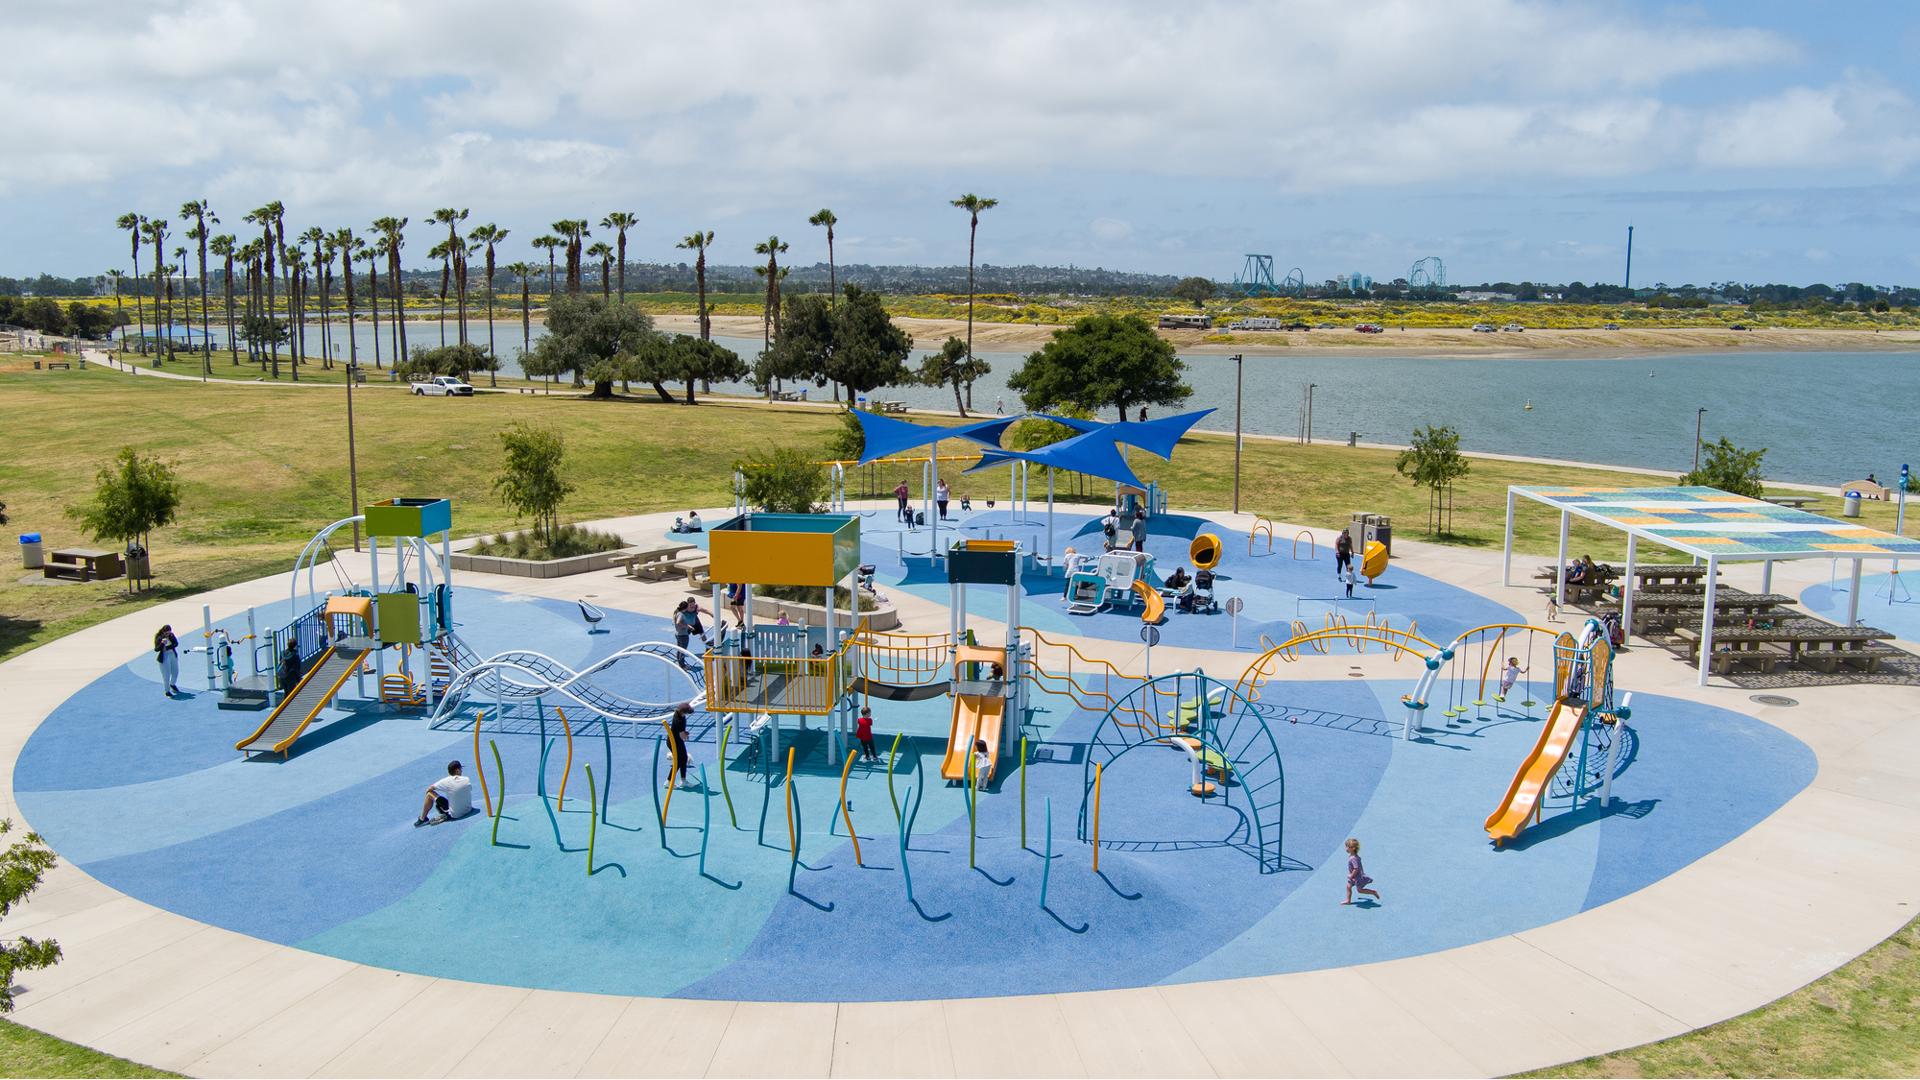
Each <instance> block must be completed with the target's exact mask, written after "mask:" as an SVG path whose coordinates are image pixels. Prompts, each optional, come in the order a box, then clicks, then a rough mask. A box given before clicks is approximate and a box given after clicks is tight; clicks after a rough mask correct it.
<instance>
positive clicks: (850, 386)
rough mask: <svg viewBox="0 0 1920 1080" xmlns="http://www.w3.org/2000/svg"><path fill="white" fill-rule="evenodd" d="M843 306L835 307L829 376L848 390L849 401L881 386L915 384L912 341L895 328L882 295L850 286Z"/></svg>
mask: <svg viewBox="0 0 1920 1080" xmlns="http://www.w3.org/2000/svg"><path fill="white" fill-rule="evenodd" d="M842 298H843V299H845V300H846V303H844V304H837V305H835V306H834V308H833V352H832V355H831V356H830V357H828V360H827V369H826V372H825V375H826V377H827V378H828V379H829V380H831V381H833V382H837V383H839V384H840V385H842V386H844V387H846V388H847V396H848V397H849V398H852V397H857V396H858V395H860V394H865V393H869V392H871V391H873V390H875V389H878V388H879V387H882V386H898V385H901V384H902V383H908V382H912V381H913V371H912V369H910V368H909V367H907V360H908V359H909V358H911V357H912V356H913V338H912V336H910V335H909V334H908V333H907V332H906V331H905V330H902V329H900V328H899V327H897V326H895V325H893V320H892V319H891V318H889V317H888V315H887V309H886V307H885V306H884V305H882V304H881V303H880V294H879V293H876V292H872V291H870V290H868V289H862V288H861V287H859V286H858V285H848V286H847V291H846V292H845V293H844V294H843V297H842Z"/></svg>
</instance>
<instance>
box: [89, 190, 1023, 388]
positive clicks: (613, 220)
mask: <svg viewBox="0 0 1920 1080" xmlns="http://www.w3.org/2000/svg"><path fill="white" fill-rule="evenodd" d="M953 205H954V206H955V207H958V208H960V209H961V210H963V211H965V212H966V213H967V215H968V226H967V357H968V359H969V360H971V359H972V356H973V305H974V254H975V243H976V240H977V237H978V233H979V228H980V215H981V214H982V213H984V212H985V211H987V210H990V209H992V208H993V207H994V206H996V205H998V200H996V199H986V198H981V197H979V196H977V195H974V194H972V193H968V194H966V195H963V196H961V197H960V198H958V199H954V200H953ZM469 214H470V212H469V211H468V210H466V209H464V208H455V207H442V208H440V209H437V210H435V211H434V212H433V213H432V214H431V215H430V216H429V217H428V218H427V220H428V221H429V222H431V223H432V224H435V225H444V226H445V227H446V230H447V234H446V237H445V239H443V240H441V241H440V242H439V243H437V244H435V245H434V247H433V248H431V249H430V250H429V251H428V253H427V256H428V258H429V259H437V260H439V262H440V294H439V295H440V344H441V345H443V346H444V345H446V344H447V331H448V318H447V315H448V312H447V307H448V302H449V299H450V298H451V299H452V301H453V303H454V306H455V316H454V319H453V328H454V333H455V338H454V340H455V341H456V342H457V343H458V344H461V345H465V344H467V343H468V340H467V311H468V307H467V305H468V295H469V288H468V259H469V257H470V256H472V255H476V254H483V257H484V274H485V285H486V312H487V353H488V354H489V355H491V356H497V355H498V353H497V352H496V350H495V347H494V327H493V324H494V298H495V278H496V275H497V274H498V272H499V271H500V270H502V269H504V270H505V271H506V272H507V273H509V274H512V275H514V276H515V277H516V278H518V279H519V283H520V324H521V347H522V349H523V350H527V349H530V348H531V347H532V318H531V304H530V296H529V292H530V283H531V281H532V279H533V278H534V277H535V276H537V275H538V274H539V272H540V271H539V266H538V265H537V264H535V263H530V262H526V261H517V262H513V263H510V264H507V265H506V266H505V267H501V266H500V265H499V261H498V256H499V248H500V245H501V244H502V243H504V242H505V241H506V239H507V237H508V235H509V233H510V230H508V229H503V228H501V227H499V226H498V225H495V224H493V223H491V222H488V223H485V224H481V225H477V226H475V227H474V228H473V229H471V230H468V231H467V232H466V234H465V235H464V236H463V235H462V233H461V228H462V226H463V224H464V223H465V222H466V221H467V219H468V217H469ZM177 216H178V218H179V219H180V220H181V221H183V222H185V223H186V224H187V230H186V233H185V238H186V239H189V240H192V241H194V242H195V243H196V245H197V248H198V257H199V273H200V351H201V352H202V355H203V360H202V365H203V366H202V374H203V376H204V375H205V374H209V373H210V372H211V366H212V357H213V335H212V331H211V310H210V305H211V290H210V288H209V286H208V273H207V263H208V256H209V255H212V256H216V257H218V258H220V259H221V260H222V264H223V265H222V268H223V274H222V278H223V281H224V286H225V290H224V291H225V305H224V306H225V321H226V335H227V343H228V348H229V349H231V350H233V353H234V355H233V362H234V364H236V365H238V364H239V363H240V356H239V351H238V349H239V347H238V345H237V344H236V343H237V342H240V341H242V340H244V341H245V343H246V348H247V358H248V359H249V360H250V361H252V362H256V363H259V364H260V365H262V367H263V368H271V371H272V374H273V377H274V378H276V379H277V378H279V377H280V348H281V345H282V344H283V343H284V344H286V346H287V348H288V361H289V365H290V369H291V372H292V375H293V378H294V379H295V380H296V381H297V380H298V379H299V377H300V367H301V365H302V364H303V363H310V362H312V361H311V360H310V359H309V351H308V348H307V335H308V327H307V318H306V312H307V311H308V310H309V307H310V302H311V300H312V291H313V289H314V288H315V287H317V288H318V291H319V308H320V316H321V317H320V326H319V329H318V332H317V337H318V347H319V357H320V363H321V365H322V367H323V368H331V367H332V365H333V355H334V347H333V342H332V336H333V332H332V329H331V326H330V323H331V318H330V316H331V314H332V303H333V287H334V278H335V272H334V267H335V264H336V263H337V264H338V265H339V267H340V274H339V277H340V278H341V279H342V281H343V283H344V292H345V296H344V299H345V301H346V313H347V323H348V330H347V339H348V346H347V348H348V359H349V361H350V362H352V363H357V362H358V355H357V349H356V346H355V343H354V340H353V320H354V315H355V312H356V310H357V305H356V304H355V300H354V282H353V263H354V262H355V261H359V262H362V263H365V264H366V274H367V283H368V299H369V301H370V304H371V314H372V318H373V328H374V341H373V348H374V358H373V359H374V366H375V367H376V368H378V367H381V366H382V364H383V360H382V356H381V335H380V264H381V263H382V262H384V263H385V264H386V271H387V281H388V299H389V302H390V319H389V325H390V338H389V341H390V345H391V349H392V356H393V358H394V359H395V360H396V361H398V360H399V359H401V358H403V357H405V356H406V355H407V353H408V343H407V326H406V319H405V313H406V303H405V292H404V289H403V285H402V275H401V252H402V250H403V249H404V248H405V245H406V237H405V230H406V227H407V223H408V219H407V218H404V217H391V216H388V217H381V218H376V219H375V220H374V221H373V223H372V224H371V226H370V235H371V236H372V237H373V239H372V241H371V242H368V241H367V240H363V239H360V238H358V237H356V236H354V234H353V231H352V229H350V228H341V229H337V230H334V231H333V232H328V231H326V230H325V229H322V228H320V227H319V226H314V227H311V228H309V229H307V231H306V232H304V233H301V234H299V235H297V236H296V237H295V242H294V244H293V245H292V246H291V247H289V246H288V244H287V233H286V208H285V206H284V205H283V204H282V203H281V202H279V201H278V200H275V201H273V202H269V203H267V204H265V205H264V206H261V207H258V208H256V209H254V210H252V211H249V212H248V213H247V214H245V215H244V216H243V218H242V220H244V221H245V222H246V223H248V224H249V225H253V226H256V227H258V228H259V230H260V234H259V236H258V237H257V238H255V239H253V240H251V241H248V242H245V243H243V242H241V241H240V239H239V237H238V236H235V235H233V234H229V233H222V234H218V235H215V234H213V233H212V232H211V231H210V226H215V225H219V224H220V218H219V217H218V216H217V215H216V214H215V213H214V211H213V208H212V206H211V204H210V203H209V202H208V201H207V200H206V199H204V198H202V199H194V200H190V201H188V202H186V203H183V204H182V205H181V207H180V211H179V214H178V215H177ZM807 223H808V224H809V225H813V226H816V227H820V228H824V229H825V230H826V236H827V280H828V302H829V303H834V302H836V301H837V300H838V297H839V291H840V286H839V274H838V267H837V264H836V260H835V252H834V228H835V226H837V225H838V224H839V218H838V217H837V216H835V214H834V212H833V211H832V210H830V209H825V208H822V209H821V210H820V211H818V212H817V213H815V214H813V215H812V216H810V217H809V218H808V219H807ZM637 224H639V217H638V215H636V214H634V213H632V212H630V211H614V212H612V213H609V214H607V215H606V216H605V217H603V218H601V219H600V228H602V229H607V230H611V231H612V233H613V235H614V239H615V243H614V245H611V246H610V245H608V244H607V243H606V242H605V241H604V240H602V241H599V242H596V243H594V244H592V245H591V246H588V245H587V240H588V238H589V237H590V236H591V233H590V231H589V230H590V228H591V226H592V223H591V222H590V221H588V220H587V219H585V218H564V219H561V220H559V221H556V222H554V223H553V224H552V225H551V226H550V229H551V231H550V232H549V233H547V234H545V235H542V236H539V237H536V238H534V240H533V241H532V246H533V247H534V248H536V249H538V250H542V251H545V252H546V254H547V270H546V272H547V292H548V295H552V294H553V293H554V292H555V287H556V285H557V284H558V282H557V281H556V278H557V277H558V276H559V272H560V266H561V259H562V257H563V255H564V259H565V268H566V278H565V282H566V289H567V291H568V292H569V293H578V292H580V291H581V288H582V277H583V272H584V264H585V262H586V260H588V259H593V260H597V261H598V262H599V264H600V293H601V296H602V297H603V298H605V299H611V297H612V294H613V291H614V288H615V284H616V282H617V288H618V296H619V300H620V302H621V303H625V302H626V296H627V232H628V230H630V229H632V228H633V227H635V226H636V225H637ZM116 225H117V227H118V228H120V229H122V230H124V231H126V232H127V234H128V239H129V242H130V254H131V256H132V261H133V274H132V277H133V279H134V280H136V281H137V280H139V278H140V273H141V271H140V265H141V264H140V253H141V248H142V247H143V246H145V247H148V248H149V249H150V250H151V260H152V264H153V300H154V328H155V331H156V334H158V333H159V332H160V331H161V329H162V328H163V327H165V328H166V333H165V339H166V346H165V347H166V349H167V351H168V355H169V356H170V357H171V356H173V355H174V350H175V343H174V334H173V333H172V330H171V325H172V318H173V276H174V274H175V273H176V272H178V273H179V275H180V288H181V298H182V302H183V306H184V304H185V302H186V300H187V298H188V297H189V296H190V291H189V289H188V283H187V269H186V264H187V259H186V256H187V255H188V249H186V248H185V247H175V248H174V250H173V252H172V254H173V257H174V259H175V262H173V263H171V264H170V263H169V262H168V261H167V255H168V252H167V248H166V241H167V237H168V232H169V228H170V225H169V219H168V217H167V216H165V215H161V216H157V217H148V216H146V215H142V214H139V213H136V212H129V213H126V214H122V215H120V217H119V218H118V220H117V222H116ZM713 242H714V232H713V230H711V229H707V230H696V231H694V232H693V233H691V234H690V235H688V236H687V237H685V238H684V239H682V240H681V241H680V242H679V243H678V244H677V245H676V246H677V247H679V248H681V249H683V250H688V251H692V252H693V253H694V280H695V288H696V292H697V304H698V317H699V329H700V338H701V340H703V341H705V340H710V339H711V337H712V332H713V327H712V312H711V309H710V307H709V305H708V303H707V252H708V249H709V248H710V247H712V245H713ZM303 245H305V246H303ZM309 247H310V248H311V251H310V252H309V251H308V248H309ZM753 250H754V253H755V254H756V255H764V256H766V263H765V265H760V266H755V267H754V273H755V274H756V275H757V276H759V277H761V278H763V279H764V281H765V290H764V297H763V303H762V311H761V336H762V341H763V347H770V346H771V344H772V340H773V338H775V337H777V336H778V335H779V333H780V309H781V282H782V281H783V279H785V278H786V276H787V274H788V273H789V272H790V268H788V267H782V266H781V265H780V256H782V255H784V254H786V252H787V250H788V245H787V243H786V242H785V241H782V240H781V239H780V238H779V237H778V236H769V237H768V238H767V239H766V240H764V241H761V242H759V243H756V244H755V245H754V248H753ZM236 264H237V265H238V269H239V272H241V273H242V274H243V275H244V277H243V279H242V280H243V281H244V283H245V291H244V296H243V297H242V300H241V306H240V308H239V310H238V311H236V305H235V297H234V281H235V273H236ZM615 267H617V268H618V270H617V277H616V275H615V269H614V268H615ZM108 276H109V277H110V278H111V279H112V280H113V283H114V297H115V303H116V305H118V304H119V302H120V285H121V282H122V281H123V280H124V279H125V275H123V274H121V273H120V271H118V270H117V269H116V270H112V271H109V272H108ZM282 291H284V293H285V295H286V303H285V305H284V310H286V311H287V312H289V313H291V312H293V311H296V310H297V311H298V312H299V313H300V314H299V316H298V317H297V318H294V319H291V320H289V323H288V325H286V326H284V327H281V326H279V325H278V324H276V321H275V317H274V316H275V313H276V312H278V311H280V310H282V305H281V304H280V301H279V295H278V294H279V293H280V292H282ZM133 299H134V316H135V320H136V323H137V326H138V329H139V334H140V346H139V347H140V350H141V351H142V352H144V351H145V350H146V348H147V333H146V308H145V306H144V304H143V302H142V298H141V290H140V289H138V288H136V289H134V298H133ZM186 318H187V321H188V323H189V331H188V335H187V336H188V340H189V342H191V340H192V331H191V322H192V315H191V311H190V310H189V311H187V313H186ZM971 396H972V388H971V386H969V387H968V397H969V398H971ZM967 404H968V405H969V406H971V405H972V402H971V401H970V400H969V401H968V403H967Z"/></svg>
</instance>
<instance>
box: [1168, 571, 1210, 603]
mask: <svg viewBox="0 0 1920 1080" xmlns="http://www.w3.org/2000/svg"><path fill="white" fill-rule="evenodd" d="M1167 588H1169V589H1171V590H1173V607H1174V610H1175V611H1187V612H1191V611H1195V610H1197V609H1198V608H1199V606H1200V596H1201V593H1202V592H1203V591H1204V592H1212V591H1213V571H1211V570H1198V571H1195V572H1194V573H1192V574H1188V573H1187V568H1186V567H1184V566H1176V567H1174V568H1173V573H1171V574H1168V575H1167Z"/></svg>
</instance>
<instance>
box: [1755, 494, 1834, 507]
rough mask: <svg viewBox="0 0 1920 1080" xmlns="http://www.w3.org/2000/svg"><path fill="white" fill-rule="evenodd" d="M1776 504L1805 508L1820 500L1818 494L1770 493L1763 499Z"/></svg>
mask: <svg viewBox="0 0 1920 1080" xmlns="http://www.w3.org/2000/svg"><path fill="white" fill-rule="evenodd" d="M1763 501H1765V502H1770V503H1772V504H1773V505H1775V506H1784V507H1787V508H1788V509H1790V510H1804V509H1806V508H1807V507H1809V506H1812V505H1813V504H1814V503H1817V502H1819V501H1820V497H1819V496H1817V495H1768V496H1766V497H1765V499H1764V500H1763Z"/></svg>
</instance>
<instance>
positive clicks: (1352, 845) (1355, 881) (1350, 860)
mask: <svg viewBox="0 0 1920 1080" xmlns="http://www.w3.org/2000/svg"><path fill="white" fill-rule="evenodd" d="M1371 884H1373V879H1372V878H1370V877H1368V876H1367V868H1366V867H1365V866H1363V865H1361V863H1360V841H1358V840H1355V839H1354V838H1353V837H1351V836H1349V837H1347V898H1346V900H1345V901H1343V902H1342V905H1341V906H1343V907H1344V906H1346V905H1348V904H1351V903H1353V893H1354V890H1356V889H1358V890H1359V891H1360V894H1361V895H1362V896H1371V897H1373V898H1374V899H1375V900H1378V899H1380V893H1379V891H1378V890H1375V889H1369V888H1367V886H1369V885H1371Z"/></svg>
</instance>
